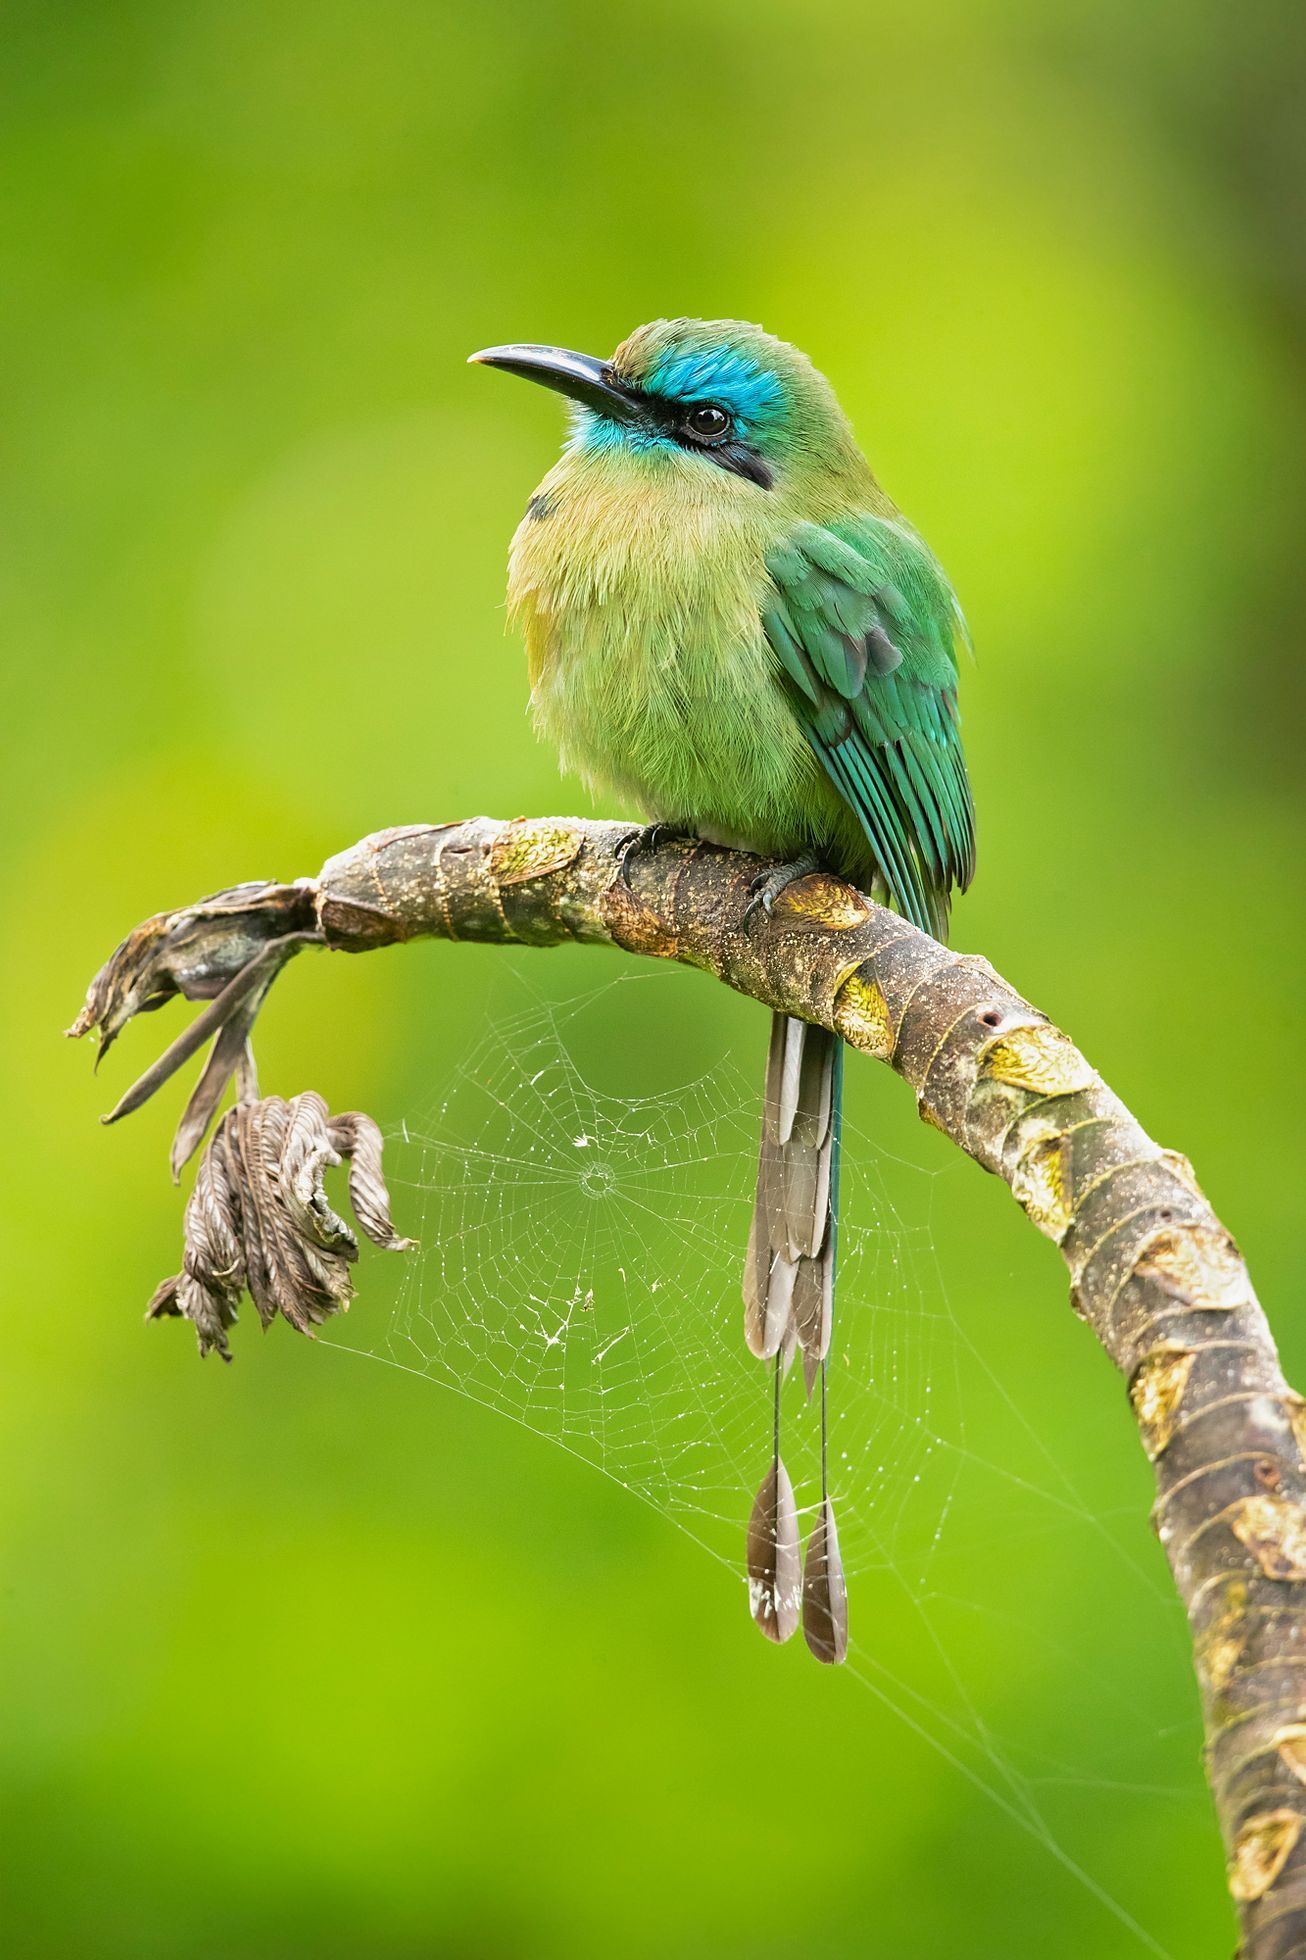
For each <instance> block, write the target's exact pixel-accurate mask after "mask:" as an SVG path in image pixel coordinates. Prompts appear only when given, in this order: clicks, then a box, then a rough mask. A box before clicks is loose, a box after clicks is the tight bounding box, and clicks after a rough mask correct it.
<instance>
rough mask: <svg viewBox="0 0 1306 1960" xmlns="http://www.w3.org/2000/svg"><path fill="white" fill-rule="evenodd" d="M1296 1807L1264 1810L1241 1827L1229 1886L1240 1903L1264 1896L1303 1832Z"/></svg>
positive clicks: (1230, 1865) (1246, 1902) (1234, 1849)
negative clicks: (1293, 1808) (1294, 1808)
mask: <svg viewBox="0 0 1306 1960" xmlns="http://www.w3.org/2000/svg"><path fill="white" fill-rule="evenodd" d="M1301 1825H1302V1820H1301V1818H1300V1817H1299V1816H1298V1815H1297V1812H1296V1811H1295V1810H1263V1811H1262V1812H1261V1814H1260V1816H1259V1817H1249V1818H1248V1819H1247V1822H1246V1823H1245V1824H1244V1825H1243V1827H1242V1829H1241V1830H1240V1831H1239V1833H1238V1836H1237V1839H1236V1841H1235V1843H1234V1847H1233V1857H1232V1858H1231V1859H1230V1861H1229V1890H1230V1891H1231V1892H1232V1893H1233V1896H1234V1898H1235V1899H1237V1900H1238V1901H1239V1902H1240V1904H1243V1905H1246V1904H1248V1903H1249V1902H1250V1901H1251V1900H1252V1899H1263V1898H1264V1897H1265V1894H1266V1893H1267V1892H1268V1891H1269V1889H1270V1887H1271V1886H1272V1885H1273V1883H1274V1881H1275V1879H1276V1878H1277V1877H1278V1876H1279V1873H1280V1872H1281V1871H1282V1870H1283V1868H1284V1866H1285V1865H1286V1864H1287V1862H1288V1859H1289V1857H1290V1856H1291V1854H1292V1850H1293V1847H1294V1845H1295V1844H1296V1842H1297V1840H1298V1838H1299V1837H1300V1836H1301Z"/></svg>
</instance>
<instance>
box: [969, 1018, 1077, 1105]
mask: <svg viewBox="0 0 1306 1960" xmlns="http://www.w3.org/2000/svg"><path fill="white" fill-rule="evenodd" d="M983 1073H984V1074H985V1075H986V1076H988V1077H989V1079H990V1081H993V1082H1001V1083H1004V1084H1005V1085H1006V1086H1007V1088H1009V1089H1029V1090H1032V1091H1033V1093H1034V1094H1035V1095H1039V1096H1073V1095H1074V1094H1075V1093H1076V1091H1077V1090H1080V1089H1088V1088H1091V1087H1092V1085H1093V1083H1094V1082H1095V1081H1096V1079H1097V1078H1096V1076H1095V1075H1094V1073H1093V1071H1092V1069H1091V1068H1090V1067H1089V1065H1088V1063H1087V1062H1086V1061H1085V1060H1084V1057H1083V1056H1082V1055H1081V1054H1080V1052H1079V1050H1078V1048H1076V1046H1075V1044H1074V1042H1073V1041H1071V1040H1070V1039H1069V1037H1068V1036H1066V1035H1064V1034H1062V1032H1061V1030H1060V1028H1054V1027H1051V1026H1049V1025H1048V1024H1047V1023H1046V1022H1042V1023H1039V1024H1038V1025H1036V1026H1034V1027H1027V1028H1012V1029H1010V1030H1009V1032H1008V1033H1006V1034H1004V1035H1000V1036H999V1037H998V1039H997V1040H996V1041H995V1042H994V1043H993V1044H992V1046H991V1047H990V1048H989V1049H988V1051H987V1052H986V1054H985V1056H984V1061H983Z"/></svg>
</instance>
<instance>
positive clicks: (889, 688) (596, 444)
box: [471, 320, 975, 1661]
mask: <svg viewBox="0 0 1306 1960" xmlns="http://www.w3.org/2000/svg"><path fill="white" fill-rule="evenodd" d="M471 358H472V360H473V361H477V362H481V363H483V364H485V365H486V366H489V367H496V368H502V369H504V370H505V371H506V372H507V373H509V374H516V375H521V376H523V377H524V378H525V379H527V380H530V381H535V382H539V383H541V384H542V385H543V386H544V387H547V388H552V389H555V390H556V391H557V392H559V393H560V394H562V395H565V396H566V397H567V398H568V399H569V401H570V402H571V404H572V426H571V433H570V436H569V439H568V441H567V443H566V445H565V448H564V450H563V454H562V457H561V459H560V460H559V462H558V463H556V464H555V466H554V467H553V469H551V470H550V471H549V473H548V475H547V476H546V477H545V478H544V481H543V482H542V483H541V485H540V487H539V489H538V490H537V491H536V493H535V495H534V496H533V497H532V498H531V500H530V503H529V504H528V506H527V510H526V515H525V517H524V519H523V521H522V523H521V525H520V527H519V528H518V530H517V533H516V535H515V537H514V539H513V543H512V554H511V560H510V566H509V583H508V599H509V609H510V613H511V615H512V616H513V618H514V619H515V620H516V621H517V622H518V623H519V624H520V626H521V628H522V630H523V633H524V637H525V641H526V648H527V653H528V658H529V666H530V678H531V688H532V701H533V706H534V712H535V718H536V722H537V725H538V727H539V728H540V730H541V732H542V733H543V734H545V735H546V736H548V737H549V738H551V739H552V740H553V741H554V742H556V743H557V746H558V749H559V752H560V757H561V761H562V765H563V767H564V769H570V770H574V771H576V772H577V773H578V774H579V775H581V776H582V777H583V778H584V779H585V780H586V782H587V783H588V784H589V785H590V786H591V787H592V789H594V790H595V791H596V792H598V793H599V794H600V795H603V796H609V797H617V798H620V799H622V800H623V801H625V802H628V803H632V804H634V805H635V807H636V809H637V810H638V811H639V812H640V813H641V814H642V815H643V816H644V817H645V819H646V820H647V821H648V823H649V824H651V825H653V826H654V827H655V828H657V829H674V830H677V831H683V832H685V833H688V834H691V835H693V836H696V837H700V838H704V839H707V840H708V841H710V842H714V843H718V844H726V845H732V846H736V847H739V848H742V849H745V850H749V851H754V852H757V853H759V854H762V855H765V856H768V857H779V858H781V859H783V860H785V861H786V871H785V873H784V874H782V877H781V879H780V880H779V881H776V880H774V879H773V880H770V881H768V880H762V881H759V888H758V892H757V898H756V902H757V903H759V904H762V905H764V906H767V907H768V908H769V905H770V902H771V900H772V899H773V898H774V896H775V895H776V892H777V891H778V890H779V889H782V888H783V884H784V883H785V882H787V881H788V880H789V879H791V878H794V877H798V876H801V875H803V874H804V873H806V872H808V871H810V870H812V869H814V868H816V867H818V866H820V867H824V868H827V869H829V870H830V871H832V872H834V873H836V874H837V875H838V876H840V877H842V878H846V879H848V880H849V881H850V882H851V883H853V884H854V885H857V886H859V887H860V888H861V889H863V890H867V891H871V892H873V893H875V894H876V896H878V897H880V898H881V899H884V900H887V901H889V902H891V903H892V904H893V905H895V906H896V907H897V908H898V910H899V911H900V912H901V913H902V914H903V915H904V916H905V917H906V918H908V919H910V920H911V922H912V923H913V924H914V925H917V926H920V927H921V928H922V929H923V930H924V931H926V932H930V933H932V934H934V936H935V937H936V938H942V937H943V935H944V933H945V932H946V929H947V920H948V905H949V899H950V895H951V893H952V890H953V889H954V887H956V888H959V889H963V890H964V888H965V887H966V885H967V884H968V883H969V881H970V878H971V874H972V872H973V869H974V862H975V821H974V809H973V805H972V802H971V793H970V785H969V782H968V780H967V775H966V765H965V761H964V759H963V756H962V749H961V736H960V727H959V721H958V714H957V648H958V643H959V642H961V643H965V642H966V628H965V622H964V620H963V618H962V615H961V611H960V608H959V607H958V604H957V601H956V599H955V597H954V595H953V592H952V588H951V586H950V585H949V583H948V580H947V578H946V577H945V575H944V573H943V571H942V569H941V567H940V566H939V564H938V561H937V560H936V559H935V558H934V556H933V554H932V553H931V552H930V550H929V548H928V546H927V545H926V544H925V542H924V540H923V539H922V538H921V537H920V535H919V534H918V533H917V532H916V531H915V530H914V529H913V528H912V526H911V525H910V524H909V523H908V522H907V521H906V519H905V518H904V517H903V516H902V514H901V512H900V511H899V510H898V509H897V508H896V506H895V505H894V504H893V503H892V502H891V501H890V499H889V498H888V497H887V496H886V495H885V493H884V492H883V491H882V490H881V489H880V486H879V484H878V483H877V482H876V480H875V478H874V476H873V475H872V474H871V470H870V467H869V465H868V464H867V462H866V459H865V458H864V456H863V455H862V452H861V450H860V449H859V447H858V445H857V441H856V438H855V437H854V435H853V431H852V428H851V426H850V424H849V422H848V420H847V417H846V416H845V415H844V413H843V411H842V409H841V408H840V406H839V403H838V401H837V399H836V397H835V394H834V390H833V389H832V388H831V386H830V384H829V382H828V381H826V379H825V377H824V376H823V375H821V374H819V373H818V372H817V370H816V369H815V368H814V367H813V365H812V363H811V362H810V361H809V360H808V359H807V357H806V355H804V354H802V353H800V352H799V350H798V349H797V348H796V347H792V346H789V345H788V344H787V343H786V342H784V341H782V340H777V339H775V338H774V336H772V335H771V334H768V333H764V332H763V331H762V329H761V328H760V327H755V326H750V325H747V324H745V323H744V322H742V321H738V320H655V321H653V322H652V323H651V324H650V325H648V326H643V327H640V328H638V329H637V330H636V331H635V332H634V333H633V334H631V336H630V338H629V339H628V340H626V341H623V343H622V345H621V346H620V347H619V348H618V349H617V351H616V353H615V354H614V355H613V356H612V358H611V360H606V361H605V360H598V359H595V358H593V357H592V356H589V355H585V354H575V353H570V352H568V351H566V350H565V349H562V348H558V347H544V346H534V345H531V346H527V345H514V346H506V347H492V348H487V349H486V350H485V351H484V352H482V353H479V354H474V355H473V356H472V357H471ZM841 1056H842V1044H841V1043H840V1042H839V1041H838V1039H837V1038H836V1037H834V1036H832V1035H831V1034H829V1033H828V1032H826V1031H825V1030H824V1029H821V1028H816V1027H812V1026H810V1025H808V1024H807V1023H805V1022H803V1021H799V1020H795V1019H792V1018H790V1017H788V1016H786V1015H782V1014H778V1015H775V1016H774V1017H773V1022H772V1031H771V1045H770V1052H769V1056H768V1061H767V1073H766V1101H765V1107H764V1115H763V1125H762V1145H761V1154H760V1165H759V1173H758V1190H757V1203H756V1208H755V1211H754V1218H753V1228H752V1234H751V1239H750V1245H749V1251H748V1257H747V1260H746V1262H745V1279H744V1300H745V1308H746V1312H745V1333H746V1338H747V1340H748V1344H749V1346H750V1348H751V1349H752V1351H753V1352H754V1353H755V1354H756V1355H758V1356H759V1357H761V1358H763V1359H768V1360H773V1362H774V1368H775V1383H774V1395H775V1407H774V1445H773V1451H772V1461H771V1468H770V1471H769V1473H768V1475H767V1478H766V1480H765V1482H764V1483H763V1485H762V1488H761V1490H760V1491H759V1493H758V1497H757V1501H756V1503H755V1505H754V1509H753V1515H752V1519H751V1521H750V1526H749V1542H748V1568H749V1577H750V1598H751V1606H752V1612H753V1617H754V1618H755V1619H756V1621H757V1622H758V1624H759V1625H760V1626H761V1628H762V1630H763V1631H764V1632H765V1633H767V1634H768V1635H769V1636H770V1638H772V1639H774V1640H785V1639H788V1637H789V1636H790V1634H791V1633H793V1631H794V1630H795V1627H796V1626H797V1624H798V1619H799V1612H800V1606H801V1614H802V1621H803V1627H804V1632H805V1634H806V1636H807V1641H808V1644H809V1646H810V1647H811V1649H812V1651H813V1652H814V1653H815V1654H816V1655H817V1656H818V1658H819V1659H822V1660H827V1661H837V1660H841V1659H842V1658H843V1655H844V1653H845V1651H846V1647H847V1601H846V1591H845V1588H844V1582H843V1574H842V1568H841V1565H840V1561H839V1553H838V1538H837V1532H836V1529H835V1522H834V1512H833V1507H832V1505H831V1502H830V1497H829V1491H828V1488H827V1487H826V1478H825V1469H824V1464H825V1447H824V1439H825V1397H826V1391H825V1364H826V1356H827V1354H828V1351H829V1345H830V1331H831V1322H832V1311H833V1296H834V1267H835V1251H836V1218H837V1210H838V1160H839V1126H840V1102H841ZM796 1350H801V1352H802V1356H803V1365H804V1372H805V1376H806V1380H807V1387H808V1393H809V1395H810V1393H811V1391H812V1387H813V1384H814V1380H815V1377H816V1374H817V1372H818V1371H819V1373H820V1379H821V1418H822V1452H821V1456H822V1485H823V1488H822V1493H821V1507H820V1510H819V1512H818V1513H817V1519H816V1523H815V1526H814V1529H813V1531H812V1534H811V1538H810V1540H809V1544H808V1550H807V1557H806V1562H805V1566H804V1567H803V1568H802V1571H801V1575H800V1564H799V1545H798V1523H797V1511H796V1507H795V1502H794V1495H793V1490H792V1487H791V1485H790V1481H789V1478H788V1476H787V1475H786V1473H785V1470H784V1466H783V1463H782V1462H781V1459H780V1383H781V1377H782V1374H783V1372H784V1370H785V1368H786V1367H787V1364H788V1362H789V1361H790V1360H791V1359H792V1358H793V1355H794V1353H795V1351H796Z"/></svg>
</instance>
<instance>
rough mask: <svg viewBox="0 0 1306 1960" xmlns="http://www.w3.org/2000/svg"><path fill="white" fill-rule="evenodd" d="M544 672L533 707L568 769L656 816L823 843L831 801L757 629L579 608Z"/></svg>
mask: <svg viewBox="0 0 1306 1960" xmlns="http://www.w3.org/2000/svg"><path fill="white" fill-rule="evenodd" d="M551 642H552V644H551V646H550V649H549V654H548V657H547V658H546V659H545V660H544V661H543V662H542V663H540V665H539V666H538V667H537V673H536V682H535V690H534V702H535V709H536V714H537V717H538V720H539V722H540V725H541V727H542V729H543V730H544V732H545V733H547V734H548V735H550V736H551V737H552V738H553V739H554V740H555V741H556V742H557V744H558V748H559V751H560V755H561V759H562V764H563V767H564V768H570V769H575V770H576V771H577V772H578V773H579V774H581V775H582V776H584V777H585V778H586V779H587V780H588V781H589V782H590V784H591V785H592V786H593V787H594V788H595V789H596V790H597V791H598V792H599V793H600V794H603V793H608V794H615V795H616V796H617V797H619V798H620V799H621V801H622V802H623V803H624V804H626V805H627V806H629V805H630V803H632V802H633V803H635V804H636V805H637V806H638V808H639V810H640V811H641V812H642V813H643V814H644V815H645V816H647V817H650V818H657V819H661V820H664V821H667V822H671V823H676V824H681V825H684V826H685V827H686V828H687V829H691V830H693V831H695V832H697V833H698V834H699V835H700V836H707V837H711V838H713V839H715V840H716V841H718V842H721V843H732V844H738V845H741V846H744V847H747V848H751V849H753V850H757V851H765V852H775V853H782V854H787V855H792V854H797V853H798V852H800V851H802V850H805V849H808V848H812V847H813V846H815V847H816V848H820V847H821V845H822V842H823V839H824V837H825V835H826V834H828V832H829V830H830V826H831V818H832V816H833V814H834V813H833V811H832V810H831V809H830V802H831V798H832V795H833V792H832V791H831V789H830V788H829V785H828V783H827V779H826V778H825V775H824V772H823V771H822V770H821V768H820V765H819V763H818V762H817V760H816V757H815V756H814V754H813V753H812V750H811V748H810V746H809V744H808V742H807V741H806V738H805V737H804V735H803V733H802V730H801V728H800V726H799V724H798V721H797V718H796V716H795V713H794V709H793V706H792V704H791V702H790V700H789V699H788V696H787V694H786V692H785V690H784V686H783V682H782V681H781V679H780V676H779V674H778V672H777V669H776V665H775V660H774V656H773V654H772V653H771V650H770V648H769V647H768V646H767V644H766V641H765V638H764V637H763V634H762V631H761V627H760V623H758V612H757V602H756V599H755V598H754V597H752V595H750V597H749V602H748V604H747V607H746V608H745V607H744V606H742V605H741V607H740V608H739V610H738V613H737V615H736V617H734V618H730V617H729V616H728V615H727V616H722V613H721V611H720V610H718V611H717V612H716V613H715V615H714V616H712V617H710V618H708V619H707V620H703V621H693V620H686V619H685V618H684V616H683V614H682V615H681V616H680V617H671V618H667V617H660V618H659V617H649V616H645V617H644V618H642V619H641V618H639V617H638V616H635V617H632V616H631V615H630V614H629V613H626V612H623V611H622V609H621V608H620V606H619V605H605V606H596V607H595V608H593V609H592V610H591V609H588V608H586V609H584V610H583V611H580V612H578V611H576V610H572V611H570V612H569V614H568V615H567V616H566V617H565V618H564V619H563V620H560V621H558V622H556V624H555V630H554V632H553V634H552V635H551Z"/></svg>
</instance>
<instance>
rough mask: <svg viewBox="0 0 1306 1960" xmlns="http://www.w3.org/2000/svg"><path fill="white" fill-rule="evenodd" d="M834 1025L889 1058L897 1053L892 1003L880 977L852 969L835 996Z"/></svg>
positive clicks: (878, 1055)
mask: <svg viewBox="0 0 1306 1960" xmlns="http://www.w3.org/2000/svg"><path fill="white" fill-rule="evenodd" d="M834 1025H835V1027H836V1028H837V1029H838V1031H839V1033H840V1034H841V1035H842V1036H843V1038H844V1040H845V1041H849V1042H851V1043H852V1045H853V1047H854V1048H860V1049H861V1051H862V1053H863V1054H864V1055H874V1056H875V1057H876V1058H877V1059H878V1060H879V1061H882V1062H887V1061H888V1059H889V1057H890V1056H891V1055H892V1053H893V1025H892V1023H891V1021H890V1020H889V1004H888V1002H887V1001H886V1000H885V998H884V992H883V989H882V988H881V986H880V984H879V982H878V981H877V980H868V979H867V978H866V976H865V975H864V974H862V973H850V974H849V975H848V978H847V979H846V980H845V981H844V983H843V985H842V987H840V989H839V991H838V993H837V994H836V995H835V997H834Z"/></svg>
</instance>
